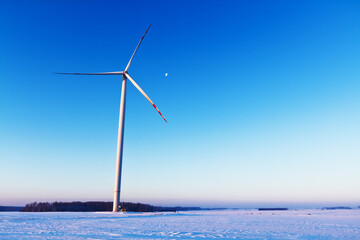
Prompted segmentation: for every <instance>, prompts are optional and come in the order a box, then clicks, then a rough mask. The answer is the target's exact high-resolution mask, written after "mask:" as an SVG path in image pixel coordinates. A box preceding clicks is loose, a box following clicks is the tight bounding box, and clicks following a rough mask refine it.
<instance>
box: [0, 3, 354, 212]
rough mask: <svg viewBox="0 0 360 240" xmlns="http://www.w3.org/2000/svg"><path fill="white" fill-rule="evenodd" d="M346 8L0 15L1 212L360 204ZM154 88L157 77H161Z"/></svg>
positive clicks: (102, 7)
mask: <svg viewBox="0 0 360 240" xmlns="http://www.w3.org/2000/svg"><path fill="white" fill-rule="evenodd" d="M359 10H360V4H359V3H358V2H357V1H1V2H0V166H1V167H0V205H21V204H25V203H28V202H31V201H55V200H62V201H66V200H82V201H84V200H109V201H111V200H112V197H113V189H114V177H115V157H116V141H117V128H118V113H119V102H120V91H121V85H120V84H121V80H120V77H118V76H66V75H54V74H52V73H53V72H104V71H121V70H123V69H124V68H125V66H126V64H127V62H128V60H129V58H130V56H131V54H132V52H133V50H134V49H135V47H136V44H137V43H138V41H139V39H140V38H141V36H142V34H143V33H144V31H145V29H146V28H147V26H148V25H149V24H150V23H151V24H152V27H151V29H150V30H149V32H148V34H147V36H146V38H145V39H144V41H143V43H142V45H141V47H140V49H139V51H138V53H137V55H136V56H135V59H134V61H133V63H132V65H131V68H130V71H129V72H130V74H131V76H132V77H133V78H134V79H135V81H137V83H138V84H139V85H140V86H141V87H142V88H143V89H144V90H145V92H146V93H147V94H148V95H149V97H150V98H151V99H152V100H153V101H154V102H155V104H156V105H157V106H158V107H159V109H160V110H161V112H162V113H163V114H164V116H165V117H166V118H167V120H168V124H166V123H165V122H164V121H163V120H162V118H161V117H160V116H159V115H158V113H157V112H156V111H155V110H154V109H153V107H152V106H151V105H150V104H149V102H147V100H146V99H145V98H144V97H143V96H142V95H141V94H140V93H139V92H138V91H137V90H136V89H135V88H134V87H133V86H132V85H130V84H129V85H128V92H127V107H126V124H125V144H124V147H125V149H124V163H123V178H122V180H123V181H122V195H121V197H122V200H125V201H138V202H145V203H151V204H157V205H175V204H176V205H198V206H234V207H236V206H252V205H256V204H258V205H260V204H262V205H261V206H264V204H268V205H271V204H274V205H276V204H278V205H279V204H282V203H287V204H309V205H311V204H322V203H324V204H325V203H326V204H358V203H360V191H359V182H360V174H359V169H360V161H359V160H360V147H359V145H360V94H359V92H360V83H359V79H360V78H359V77H360V67H359V63H360V60H359V59H360V58H359V57H360V44H359V43H360V28H359V26H360V14H359ZM165 73H168V76H167V77H165Z"/></svg>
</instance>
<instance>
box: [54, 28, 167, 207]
mask: <svg viewBox="0 0 360 240" xmlns="http://www.w3.org/2000/svg"><path fill="white" fill-rule="evenodd" d="M150 27H151V24H150V26H149V27H148V29H146V31H145V33H144V35H143V36H142V38H141V39H140V41H139V43H138V45H137V46H136V48H135V51H134V53H133V54H132V56H131V58H130V60H129V63H128V64H127V66H126V68H125V70H124V71H119V72H103V73H56V74H70V75H122V89H121V100H120V115H119V131H118V143H117V154H116V176H115V191H114V204H113V212H117V211H119V210H120V186H121V167H122V155H123V144H124V118H125V103H126V80H130V82H131V83H132V84H133V85H134V86H135V87H136V88H137V89H138V90H139V91H140V92H141V94H142V95H144V97H145V98H146V99H147V100H148V101H149V102H150V103H151V104H152V105H153V107H154V108H155V109H156V111H158V112H159V114H160V115H161V117H162V118H163V119H164V120H165V122H167V121H166V119H165V118H164V116H163V115H162V114H161V112H160V111H159V109H158V108H157V107H156V106H155V104H154V103H153V102H152V101H151V99H150V98H149V97H148V95H146V93H145V92H144V91H143V90H142V89H141V88H140V86H139V85H138V84H137V83H136V82H135V81H134V79H132V78H131V77H130V75H129V73H128V70H129V67H130V64H131V62H132V60H133V58H134V56H135V53H136V52H137V50H138V48H139V46H140V44H141V42H142V40H143V39H144V37H145V35H146V33H147V32H148V30H149V28H150Z"/></svg>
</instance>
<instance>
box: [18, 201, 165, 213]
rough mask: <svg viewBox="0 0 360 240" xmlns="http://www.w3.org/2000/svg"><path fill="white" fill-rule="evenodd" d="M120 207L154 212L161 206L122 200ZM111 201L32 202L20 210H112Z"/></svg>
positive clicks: (134, 210)
mask: <svg viewBox="0 0 360 240" xmlns="http://www.w3.org/2000/svg"><path fill="white" fill-rule="evenodd" d="M120 205H121V208H122V209H125V210H126V211H130V212H156V211H162V207H155V206H151V205H148V204H142V203H131V202H122V203H121V204H120ZM112 208H113V202H52V203H49V202H33V203H29V204H26V206H25V207H24V209H22V210H21V211H22V212H101V211H112Z"/></svg>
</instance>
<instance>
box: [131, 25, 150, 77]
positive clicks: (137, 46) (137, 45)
mask: <svg viewBox="0 0 360 240" xmlns="http://www.w3.org/2000/svg"><path fill="white" fill-rule="evenodd" d="M150 27H151V24H150V26H149V27H148V28H147V29H146V31H145V33H144V35H143V36H142V38H141V39H140V42H139V43H138V45H137V46H136V48H135V51H134V53H133V54H132V56H131V58H130V61H129V63H128V65H127V66H126V68H125V71H124V72H126V71H127V70H128V69H129V67H130V64H131V61H132V60H133V58H134V56H135V53H136V51H137V50H138V48H139V46H140V44H141V42H142V40H143V39H144V37H145V35H146V33H147V32H148V30H149V28H150Z"/></svg>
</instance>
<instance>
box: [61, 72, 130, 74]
mask: <svg viewBox="0 0 360 240" xmlns="http://www.w3.org/2000/svg"><path fill="white" fill-rule="evenodd" d="M54 74H67V75H123V74H124V72H103V73H54Z"/></svg>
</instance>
